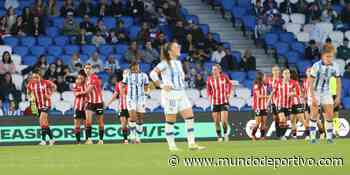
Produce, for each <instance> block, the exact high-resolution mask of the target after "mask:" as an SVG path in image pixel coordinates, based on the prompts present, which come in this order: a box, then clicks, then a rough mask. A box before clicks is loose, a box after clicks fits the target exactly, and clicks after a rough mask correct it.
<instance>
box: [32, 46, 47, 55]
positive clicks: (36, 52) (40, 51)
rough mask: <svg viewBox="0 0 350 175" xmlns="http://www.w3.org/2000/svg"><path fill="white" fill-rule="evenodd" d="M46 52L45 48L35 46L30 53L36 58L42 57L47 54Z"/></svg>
mask: <svg viewBox="0 0 350 175" xmlns="http://www.w3.org/2000/svg"><path fill="white" fill-rule="evenodd" d="M45 51H46V50H45V47H43V46H33V47H32V48H30V52H31V54H32V55H34V56H40V55H42V54H45Z"/></svg>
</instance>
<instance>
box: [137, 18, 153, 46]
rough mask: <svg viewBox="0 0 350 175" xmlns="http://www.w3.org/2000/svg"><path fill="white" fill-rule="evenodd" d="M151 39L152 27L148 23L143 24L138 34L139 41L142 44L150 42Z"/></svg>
mask: <svg viewBox="0 0 350 175" xmlns="http://www.w3.org/2000/svg"><path fill="white" fill-rule="evenodd" d="M149 37H150V27H149V24H148V23H147V22H144V23H142V26H141V30H140V32H139V33H138V36H137V40H138V41H139V42H140V43H141V42H142V43H143V42H145V41H148V40H149Z"/></svg>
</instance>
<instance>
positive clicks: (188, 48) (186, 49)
mask: <svg viewBox="0 0 350 175" xmlns="http://www.w3.org/2000/svg"><path fill="white" fill-rule="evenodd" d="M195 49H196V45H195V42H194V41H193V38H192V35H191V34H190V33H188V34H187V35H186V40H185V41H184V42H183V43H182V44H181V52H182V53H189V54H191V53H192V52H193V51H194V50H195Z"/></svg>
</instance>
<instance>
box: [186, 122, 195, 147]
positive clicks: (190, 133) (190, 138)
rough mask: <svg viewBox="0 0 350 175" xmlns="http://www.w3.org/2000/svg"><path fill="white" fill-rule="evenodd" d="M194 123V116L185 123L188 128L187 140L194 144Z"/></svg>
mask: <svg viewBox="0 0 350 175" xmlns="http://www.w3.org/2000/svg"><path fill="white" fill-rule="evenodd" d="M193 123H194V119H193V117H191V118H187V119H185V125H186V128H187V142H188V144H189V145H192V144H194V143H195V141H194V139H195V138H194V128H193Z"/></svg>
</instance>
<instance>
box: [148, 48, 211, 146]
mask: <svg viewBox="0 0 350 175" xmlns="http://www.w3.org/2000/svg"><path fill="white" fill-rule="evenodd" d="M179 56H180V46H179V45H178V44H177V43H176V42H171V43H168V44H167V45H166V46H165V47H164V57H163V58H162V59H163V60H162V61H161V62H160V63H159V64H158V65H157V66H156V67H155V68H154V69H153V70H152V71H151V73H150V77H151V78H152V80H153V81H154V82H155V84H156V85H157V86H158V87H160V88H161V89H162V91H161V103H162V106H163V108H164V113H165V121H166V124H165V133H166V138H167V142H168V145H169V149H170V150H171V151H177V150H179V149H178V148H177V147H176V144H175V133H174V123H175V122H176V115H177V113H180V114H181V116H182V117H183V118H184V120H185V125H186V128H187V141H188V147H189V149H194V150H199V149H204V147H202V146H198V145H197V144H196V143H195V137H194V128H193V125H194V117H193V111H192V105H191V103H190V101H189V99H188V97H187V95H186V92H185V73H184V71H183V69H182V64H181V62H180V61H179V60H177V58H178V57H179ZM159 75H161V78H162V81H160V79H159Z"/></svg>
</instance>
